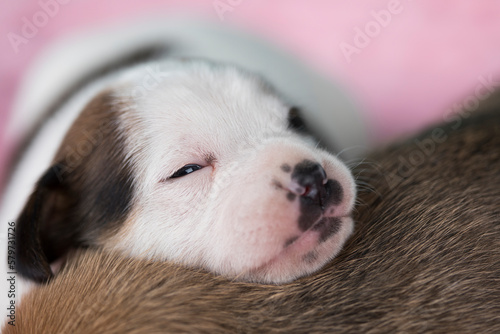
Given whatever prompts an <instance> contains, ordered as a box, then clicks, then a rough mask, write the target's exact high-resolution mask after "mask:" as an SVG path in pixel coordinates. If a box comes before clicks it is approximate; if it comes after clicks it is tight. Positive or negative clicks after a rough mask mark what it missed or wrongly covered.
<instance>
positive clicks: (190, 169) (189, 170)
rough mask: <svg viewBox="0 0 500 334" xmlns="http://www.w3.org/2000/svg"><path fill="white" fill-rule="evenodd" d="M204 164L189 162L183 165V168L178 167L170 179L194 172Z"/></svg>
mask: <svg viewBox="0 0 500 334" xmlns="http://www.w3.org/2000/svg"><path fill="white" fill-rule="evenodd" d="M202 168H203V166H200V165H198V164H187V165H185V166H183V167H182V168H180V169H178V170H177V171H176V172H175V173H174V174H172V175H171V176H170V177H169V179H175V178H179V177H183V176H186V175H188V174H191V173H194V172H196V171H197V170H200V169H202Z"/></svg>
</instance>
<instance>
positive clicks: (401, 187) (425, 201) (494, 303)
mask: <svg viewBox="0 0 500 334" xmlns="http://www.w3.org/2000/svg"><path fill="white" fill-rule="evenodd" d="M481 108H482V111H481V113H478V114H477V115H474V116H469V115H467V114H461V115H458V116H457V117H456V118H455V119H454V120H453V122H451V123H449V124H443V125H440V126H437V127H435V128H432V129H429V131H427V132H425V133H424V134H422V135H421V136H419V137H417V138H412V139H409V140H408V141H406V142H404V143H401V144H398V145H393V146H391V147H389V148H387V149H385V150H383V151H381V152H379V153H376V154H373V155H371V156H370V157H369V158H368V159H366V163H365V164H363V165H360V166H359V168H358V170H357V173H358V175H359V178H360V179H363V180H365V181H366V180H368V181H369V183H370V186H371V187H372V188H373V189H372V191H365V192H362V193H361V194H360V203H361V204H360V205H359V206H358V211H357V215H356V216H355V219H356V220H357V221H358V223H357V227H356V231H355V233H354V235H353V237H352V238H351V239H350V240H349V242H348V243H347V244H346V246H345V249H344V251H343V252H342V253H341V254H340V255H339V256H338V257H337V258H336V259H334V260H333V261H332V262H330V264H329V265H328V266H327V267H325V268H323V269H322V270H321V271H320V272H318V273H316V274H314V275H313V276H309V277H305V278H302V279H300V280H298V281H296V282H293V283H290V284H286V285H283V286H272V285H271V286H263V285H258V284H251V283H239V282H231V281H228V280H226V279H224V278H222V277H214V276H213V275H211V274H209V273H204V272H200V271H195V270H192V269H186V268H183V267H180V266H176V265H173V264H170V263H154V262H150V261H144V260H131V259H126V258H123V257H121V256H119V255H116V254H109V253H106V252H94V251H84V252H81V253H79V254H77V255H76V257H74V258H73V259H71V261H70V262H69V263H68V264H67V265H66V267H65V268H64V269H63V271H62V273H61V274H60V275H59V276H58V277H56V278H55V279H54V280H52V281H51V282H50V283H49V284H47V285H45V286H42V287H38V288H37V289H35V290H34V291H32V292H31V293H30V294H29V295H28V296H27V297H26V299H25V300H24V303H23V304H22V305H21V306H20V308H19V309H18V323H17V325H16V327H11V326H7V327H6V331H5V333H33V332H43V333H93V332H99V333H125V332H126V333H165V332H171V333H178V332H186V333H235V332H242V333H265V332H281V333H326V332H340V333H389V332H405V333H498V332H500V303H499V301H500V284H499V281H498V278H499V275H500V207H499V205H498V200H499V198H500V174H499V171H500V150H499V147H500V95H497V96H496V97H495V98H493V99H491V100H489V101H487V102H485V103H484V104H483V105H482V107H481ZM423 148H424V149H423ZM425 152H427V153H425ZM417 156H420V157H422V159H419V160H417V159H416V157H417ZM412 164H413V165H412Z"/></svg>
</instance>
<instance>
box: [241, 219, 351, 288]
mask: <svg viewBox="0 0 500 334" xmlns="http://www.w3.org/2000/svg"><path fill="white" fill-rule="evenodd" d="M338 219H339V220H340V224H339V226H338V228H339V230H338V231H336V233H335V234H334V235H333V236H331V237H330V238H327V239H326V240H322V237H321V232H319V231H318V230H315V229H314V226H313V228H311V230H308V231H306V232H304V233H303V234H302V235H301V236H300V237H299V238H298V239H297V240H295V241H294V242H293V243H291V244H290V245H288V246H287V247H286V248H285V249H283V250H281V251H280V252H278V253H277V254H274V255H273V256H272V257H271V258H270V259H269V260H268V261H267V262H265V263H264V264H262V265H260V266H257V267H256V268H253V269H250V270H248V271H247V272H244V273H241V274H240V275H237V276H236V277H235V279H236V280H241V281H249V282H258V283H267V284H283V283H289V282H291V281H294V280H296V279H298V278H300V277H303V276H307V275H309V274H312V273H314V272H317V271H318V270H320V269H321V268H322V267H323V266H325V265H326V264H327V263H328V262H329V261H330V260H331V259H333V258H334V257H335V256H336V255H337V254H338V253H339V251H340V250H341V249H342V246H343V245H344V243H345V241H346V240H347V239H348V238H349V236H350V235H351V233H352V231H353V227H354V223H353V219H352V218H351V217H342V218H338Z"/></svg>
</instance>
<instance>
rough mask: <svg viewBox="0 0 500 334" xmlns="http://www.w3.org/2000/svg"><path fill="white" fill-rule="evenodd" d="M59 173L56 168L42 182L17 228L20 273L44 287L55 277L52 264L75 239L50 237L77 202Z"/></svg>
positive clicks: (41, 179)
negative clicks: (42, 283) (46, 282)
mask: <svg viewBox="0 0 500 334" xmlns="http://www.w3.org/2000/svg"><path fill="white" fill-rule="evenodd" d="M58 171H59V166H58V165H54V166H52V167H50V168H49V169H48V170H47V171H46V172H45V173H44V175H43V176H42V177H41V178H40V180H39V181H38V183H37V184H36V186H35V190H34V191H33V193H32V194H31V196H30V197H29V199H28V202H27V204H26V205H25V207H24V209H23V211H22V212H21V215H20V216H19V219H18V220H17V224H16V244H17V245H18V247H17V250H16V269H17V272H18V273H19V274H21V275H22V276H23V277H25V278H28V279H31V280H34V281H36V282H40V283H41V282H45V281H47V280H48V279H50V278H51V277H52V275H53V273H52V271H51V269H50V262H52V261H53V260H55V259H56V258H57V257H59V256H60V255H61V254H62V253H65V252H66V251H67V249H68V248H69V246H70V245H71V243H72V241H73V240H72V239H73V238H75V235H72V234H71V232H70V234H67V235H65V237H64V238H57V239H53V238H51V236H50V231H53V230H54V229H55V230H58V229H59V228H58V227H61V225H62V224H63V223H64V221H65V220H66V219H67V218H68V217H67V216H66V215H67V213H68V209H69V208H70V207H71V206H72V202H74V199H72V198H71V196H68V195H69V194H68V193H67V191H66V187H65V185H64V184H63V182H62V179H61V178H60V177H59V175H58ZM62 230H64V228H63V229H62ZM47 232H49V233H47ZM60 232H62V231H59V234H60Z"/></svg>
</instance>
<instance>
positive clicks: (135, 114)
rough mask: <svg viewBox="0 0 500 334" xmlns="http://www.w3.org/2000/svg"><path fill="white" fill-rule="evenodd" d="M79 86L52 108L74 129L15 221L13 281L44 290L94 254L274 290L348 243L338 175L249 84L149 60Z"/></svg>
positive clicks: (347, 207) (219, 68)
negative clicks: (57, 267)
mask: <svg viewBox="0 0 500 334" xmlns="http://www.w3.org/2000/svg"><path fill="white" fill-rule="evenodd" d="M92 87H93V93H92V94H90V93H88V92H85V91H84V92H83V93H81V92H80V93H78V94H77V98H78V96H80V95H81V94H84V95H85V96H90V100H89V101H87V102H86V103H83V104H74V105H72V107H67V106H64V105H63V106H62V107H61V110H60V111H59V110H58V114H59V113H63V114H64V113H67V114H76V118H75V120H74V122H73V123H72V124H71V126H70V127H69V130H68V131H67V133H66V135H65V136H64V138H63V139H62V141H61V143H60V146H59V148H58V149H57V152H56V153H55V157H54V158H53V160H52V163H51V165H50V167H49V168H48V169H47V170H46V172H45V173H44V174H43V176H42V177H41V178H40V180H39V181H38V183H37V185H36V186H35V189H34V191H33V193H32V194H31V196H30V197H29V199H28V201H27V204H26V205H25V207H24V208H23V210H22V211H21V215H20V217H19V219H18V220H17V221H16V228H17V231H16V237H17V244H18V245H19V246H18V249H17V251H16V255H17V259H16V261H17V263H16V265H17V270H18V271H19V273H20V274H22V275H23V276H24V277H25V278H28V279H32V280H34V281H37V282H44V281H46V280H48V279H50V278H51V277H52V272H51V268H50V264H51V263H52V262H53V261H56V260H58V259H60V258H61V257H63V256H64V255H65V254H66V252H67V251H68V250H69V249H70V248H78V247H103V248H106V249H111V250H119V251H121V252H122V253H123V254H126V255H131V256H134V257H142V258H154V259H158V260H170V261H175V262H177V263H181V264H184V265H187V266H192V267H197V268H204V269H207V270H210V271H212V272H214V273H217V274H221V275H225V276H228V277H231V278H236V279H239V280H245V281H253V282H264V283H283V282H289V281H291V280H293V279H295V278H297V277H301V276H304V275H306V274H309V273H311V272H314V271H315V270H317V269H319V268H321V267H322V266H323V265H324V264H325V263H326V262H327V261H328V260H330V259H331V258H332V257H333V256H335V255H336V254H337V253H338V252H339V251H340V249H341V247H342V245H343V244H344V242H345V241H346V240H347V238H348V237H349V235H350V234H351V232H352V228H353V222H352V218H351V210H352V208H353V204H354V198H355V194H356V189H355V185H354V180H353V177H352V175H351V173H350V171H349V170H348V169H347V167H346V166H345V165H344V164H343V163H342V162H340V160H339V159H338V158H337V157H335V156H334V155H332V154H331V153H329V152H327V151H326V150H323V149H321V148H319V147H318V143H317V142H316V141H314V140H313V139H312V137H311V136H310V133H308V132H307V124H305V123H304V122H303V121H302V120H301V115H300V111H299V109H298V108H295V107H292V106H290V105H289V104H288V103H287V102H285V101H284V99H282V98H281V97H280V95H279V94H278V93H277V92H275V91H274V89H272V88H271V87H270V86H269V85H268V84H267V83H265V82H264V81H263V79H261V78H260V77H258V76H256V75H255V74H251V73H247V72H245V71H243V70H241V69H239V68H236V67H234V66H231V65H221V64H216V63H211V62H208V61H200V60H187V59H169V58H160V60H153V61H150V62H145V63H141V64H139V65H135V66H132V67H127V68H125V69H122V70H120V71H118V72H113V73H111V74H109V75H108V76H105V77H104V78H102V79H101V81H100V82H99V81H98V83H97V84H93V86H92ZM71 99H74V98H73V97H72V98H71ZM70 101H71V100H70ZM83 101H85V100H83ZM70 105H71V103H70ZM55 123H56V124H59V127H57V128H56V129H55V131H58V132H61V131H62V130H64V127H63V125H64V123H63V122H60V121H58V122H57V121H56V122H55ZM66 124H67V123H66ZM42 129H44V128H42ZM40 136H41V135H40ZM39 139H40V140H41V138H38V137H35V142H36V141H37V140H39ZM186 166H187V167H186ZM183 168H187V170H188V171H190V172H191V173H189V174H187V173H184V172H182V171H183ZM183 173H184V174H186V175H184V174H183ZM21 176H22V175H21Z"/></svg>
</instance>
